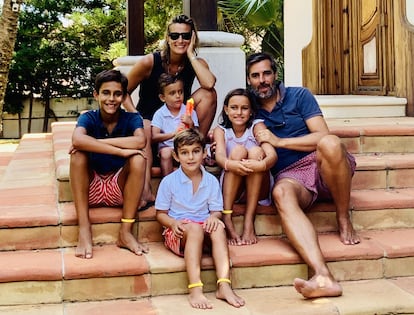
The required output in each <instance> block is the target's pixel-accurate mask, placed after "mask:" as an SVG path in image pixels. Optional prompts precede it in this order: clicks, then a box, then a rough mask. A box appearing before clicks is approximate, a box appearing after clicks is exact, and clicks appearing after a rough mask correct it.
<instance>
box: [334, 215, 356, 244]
mask: <svg viewBox="0 0 414 315" xmlns="http://www.w3.org/2000/svg"><path fill="white" fill-rule="evenodd" d="M338 226H339V238H340V239H341V242H342V243H344V244H345V245H355V244H359V243H360V242H361V239H360V238H359V236H358V234H357V233H356V232H355V230H354V227H353V226H352V223H351V221H350V220H349V219H343V220H338Z"/></svg>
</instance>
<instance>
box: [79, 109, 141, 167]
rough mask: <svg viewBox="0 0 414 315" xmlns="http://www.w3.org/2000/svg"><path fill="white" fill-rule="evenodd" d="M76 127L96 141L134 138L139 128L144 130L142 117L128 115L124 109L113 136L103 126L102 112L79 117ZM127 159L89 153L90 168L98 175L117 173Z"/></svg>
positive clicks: (98, 111) (134, 114) (91, 112)
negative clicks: (82, 129) (84, 130)
mask: <svg viewBox="0 0 414 315" xmlns="http://www.w3.org/2000/svg"><path fill="white" fill-rule="evenodd" d="M76 127H83V128H85V129H86V133H87V135H88V136H91V137H93V138H96V139H105V138H117V137H128V136H133V135H134V132H135V130H136V129H137V128H144V124H143V121H142V118H141V116H140V115H138V114H136V113H128V112H126V111H125V110H123V109H122V108H121V109H120V115H119V120H118V123H117V124H116V126H115V128H114V130H113V131H112V133H111V134H109V133H108V130H107V129H106V127H105V126H104V124H103V121H102V118H101V114H100V110H99V109H95V110H90V111H88V112H86V113H83V114H82V115H80V116H79V118H78V122H77V125H76ZM125 161H126V159H125V158H123V157H120V156H116V155H110V154H101V153H93V152H89V166H90V167H91V169H93V170H95V171H96V172H97V173H98V174H108V173H111V172H115V171H117V170H119V169H120V168H121V167H123V166H124V164H125Z"/></svg>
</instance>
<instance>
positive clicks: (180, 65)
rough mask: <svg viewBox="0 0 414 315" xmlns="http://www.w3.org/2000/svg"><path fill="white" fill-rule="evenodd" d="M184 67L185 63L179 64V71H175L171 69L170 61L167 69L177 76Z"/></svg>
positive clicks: (169, 72)
mask: <svg viewBox="0 0 414 315" xmlns="http://www.w3.org/2000/svg"><path fill="white" fill-rule="evenodd" d="M183 68H184V65H183V64H179V65H178V67H177V71H176V72H175V73H174V72H173V71H171V69H170V63H169V62H168V63H167V71H168V74H172V75H174V76H177V75H178V74H179V73H180V72H181V71H182V70H183Z"/></svg>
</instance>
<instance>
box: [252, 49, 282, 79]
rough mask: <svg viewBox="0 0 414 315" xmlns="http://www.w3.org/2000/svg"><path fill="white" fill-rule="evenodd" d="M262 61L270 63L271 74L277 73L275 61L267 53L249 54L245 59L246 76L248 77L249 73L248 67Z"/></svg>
mask: <svg viewBox="0 0 414 315" xmlns="http://www.w3.org/2000/svg"><path fill="white" fill-rule="evenodd" d="M263 60H269V61H270V67H271V68H272V70H273V72H274V73H276V72H277V65H276V61H275V59H274V58H273V57H272V56H271V55H270V54H268V53H265V52H260V53H254V54H251V55H250V56H249V57H247V59H246V76H247V77H249V71H250V67H251V66H252V65H254V64H255V63H258V62H260V61H263Z"/></svg>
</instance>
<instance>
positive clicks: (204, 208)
mask: <svg viewBox="0 0 414 315" xmlns="http://www.w3.org/2000/svg"><path fill="white" fill-rule="evenodd" d="M200 169H201V171H202V174H203V177H202V179H201V182H200V185H199V187H198V190H197V191H196V192H195V193H194V194H193V183H192V181H191V179H190V178H188V177H187V175H185V174H184V172H183V170H182V169H181V167H179V168H178V169H177V170H175V171H174V172H172V173H171V174H169V175H167V176H166V177H164V178H163V179H162V181H161V183H160V186H159V188H158V192H157V198H156V199H155V209H157V210H167V211H168V215H169V216H170V217H172V218H174V219H176V220H182V219H189V220H192V221H196V222H204V221H205V220H206V219H207V218H208V217H209V215H210V211H222V210H223V195H222V193H221V189H220V185H219V182H218V180H217V178H216V177H214V176H213V175H212V174H210V173H208V172H207V171H206V170H205V169H204V167H203V166H201V167H200Z"/></svg>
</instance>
